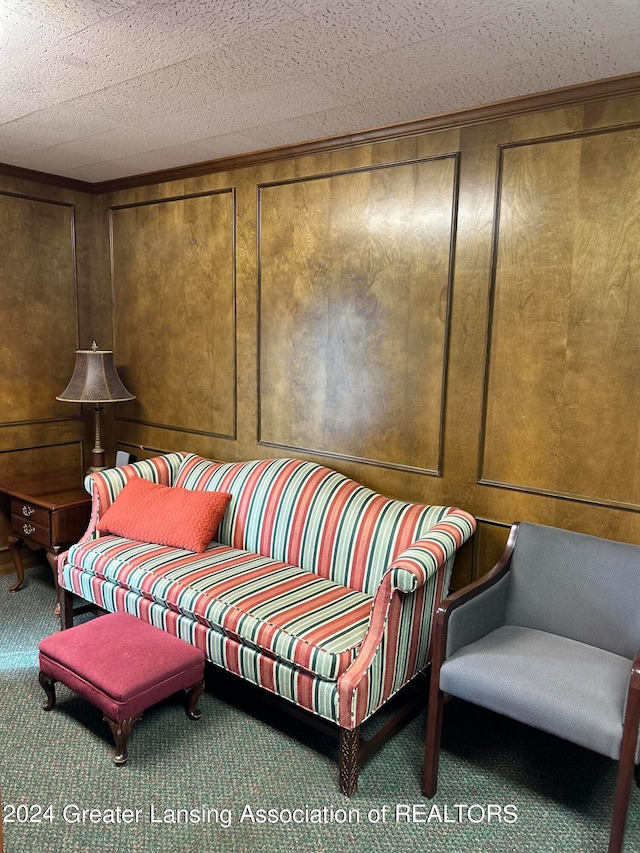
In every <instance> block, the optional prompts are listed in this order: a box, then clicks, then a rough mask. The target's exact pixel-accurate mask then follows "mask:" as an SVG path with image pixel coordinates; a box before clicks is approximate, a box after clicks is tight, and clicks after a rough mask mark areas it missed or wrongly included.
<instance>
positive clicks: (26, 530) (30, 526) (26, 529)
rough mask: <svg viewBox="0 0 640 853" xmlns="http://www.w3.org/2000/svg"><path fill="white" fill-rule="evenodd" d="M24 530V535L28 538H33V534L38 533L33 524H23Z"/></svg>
mask: <svg viewBox="0 0 640 853" xmlns="http://www.w3.org/2000/svg"><path fill="white" fill-rule="evenodd" d="M22 530H23V531H24V533H26V534H27V536H31V534H32V533H35V532H36V529H35V527H34V526H33V524H23V525H22Z"/></svg>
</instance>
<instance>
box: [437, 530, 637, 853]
mask: <svg viewBox="0 0 640 853" xmlns="http://www.w3.org/2000/svg"><path fill="white" fill-rule="evenodd" d="M433 643H434V653H433V664H432V667H433V668H432V673H431V692H430V697H429V717H428V720H427V738H426V744H425V764H424V781H423V793H424V795H425V796H427V797H433V796H434V795H435V793H436V790H437V785H438V760H439V753H440V731H441V726H442V698H443V694H444V693H449V694H452V695H453V696H456V697H458V698H460V699H464V700H466V701H468V702H472V703H474V704H476V705H481V706H482V707H484V708H489V709H490V710H492V711H497V712H498V713H500V714H505V715H506V716H508V717H511V718H513V719H515V720H519V721H520V722H523V723H526V724H528V725H530V726H534V727H536V728H538V729H542V730H543V731H546V732H550V733H551V734H554V735H557V736H559V737H561V738H565V739H566V740H568V741H572V742H573V743H577V744H579V745H580V746H584V747H586V748H587V749H591V750H594V751H595V752H598V753H600V754H602V755H606V756H609V757H610V758H613V759H615V760H618V761H619V768H618V779H617V784H616V793H615V803H614V809H613V821H612V825H611V833H610V837H609V853H614V851H620V850H622V846H623V840H624V830H625V823H626V819H627V808H628V805H629V796H630V793H631V785H632V781H633V775H634V766H635V764H637V763H638V760H639V758H640V755H639V752H640V751H639V749H638V725H639V722H640V651H639V650H640V546H636V545H627V544H624V543H621V542H612V541H609V540H605V539H599V538H598V537H595V536H586V535H584V534H581V533H573V532H571V531H567V530H559V529H557V528H554V527H544V526H542V525H537V524H527V523H524V522H523V523H520V524H514V525H513V527H512V528H511V533H510V536H509V541H508V543H507V547H506V549H505V552H504V554H503V555H502V558H501V559H500V561H499V562H498V563H497V565H496V566H495V567H494V568H493V569H492V570H491V571H490V572H489V574H488V575H485V576H484V577H483V578H480V579H479V580H478V581H476V582H475V583H472V584H471V585H470V586H468V587H466V588H465V589H463V590H460V591H459V592H457V593H455V594H453V595H451V596H450V597H449V598H447V599H445V601H443V602H442V603H441V605H440V606H439V608H438V610H437V614H436V618H435V623H434V628H433Z"/></svg>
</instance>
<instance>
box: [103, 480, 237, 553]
mask: <svg viewBox="0 0 640 853" xmlns="http://www.w3.org/2000/svg"><path fill="white" fill-rule="evenodd" d="M230 498H231V495H229V494H227V493H226V492H193V491H189V490H188V489H179V488H177V489H176V488H172V487H171V486H163V485H161V484H159V483H150V482H149V481H148V480H144V479H142V478H141V477H135V478H134V479H132V480H129V481H128V483H127V484H126V485H125V486H124V488H123V489H122V491H121V492H120V494H119V495H118V497H117V498H116V499H115V501H114V502H113V503H112V504H111V506H110V507H109V509H108V510H107V511H106V512H105V514H104V515H103V516H102V518H101V519H100V521H99V522H98V525H97V527H98V530H100V531H102V532H104V533H115V534H117V535H118V536H126V537H127V538H129V539H138V540H140V541H142V542H155V543H157V544H158V545H173V546H174V547H176V548H186V549H187V550H188V551H200V552H201V551H204V549H205V548H206V547H207V545H208V544H209V542H211V540H212V539H213V534H214V533H215V532H216V530H217V529H218V526H219V525H220V522H221V521H222V518H223V516H224V513H225V510H226V508H227V504H228V503H229V500H230Z"/></svg>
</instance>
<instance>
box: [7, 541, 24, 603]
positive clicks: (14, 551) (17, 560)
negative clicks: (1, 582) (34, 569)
mask: <svg viewBox="0 0 640 853" xmlns="http://www.w3.org/2000/svg"><path fill="white" fill-rule="evenodd" d="M23 545H24V539H21V538H20V536H9V538H8V539H7V546H8V548H9V553H10V554H11V557H12V559H13V565H14V566H15V570H16V574H17V575H18V580H17V581H16V582H15V583H14V585H13V586H10V587H9V592H17V591H18V590H19V589H20V587H21V586H22V581H23V580H24V567H23V565H22V546H23Z"/></svg>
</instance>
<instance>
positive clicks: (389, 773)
mask: <svg viewBox="0 0 640 853" xmlns="http://www.w3.org/2000/svg"><path fill="white" fill-rule="evenodd" d="M12 580H13V578H12V577H9V576H2V577H0V614H1V616H0V620H1V621H0V738H1V739H0V743H1V744H2V748H1V749H0V787H1V789H2V798H3V803H4V809H5V821H6V819H7V817H13V818H14V822H10V823H6V822H5V827H4V829H5V851H6V853H76V851H91V853H125V851H127V853H129V851H148V853H189V851H198V853H218V851H220V853H254V851H255V853H264V851H285V852H286V851H295V853H324V851H326V853H341V851H345V853H347V851H349V853H368V852H369V851H371V853H376V851H397V850H401V851H416V853H417V851H421V853H422V851H433V853H441V851H447V853H467V852H468V853H476V852H477V851H480V850H482V851H496V853H502V851H504V853H513V851H523V852H524V851H531V853H533V852H534V851H536V853H538V851H540V853H555V851H558V853H560V851H562V853H570V852H571V851H584V853H602V851H604V850H606V845H607V839H608V831H609V820H610V815H611V808H612V803H613V788H614V782H615V773H616V766H615V764H614V763H613V762H611V761H609V760H607V759H605V758H602V757H600V756H597V755H594V754H593V753H589V752H587V751H585V750H582V749H580V748H578V747H575V746H572V745H571V744H568V743H565V742H563V741H560V740H558V739H556V738H553V737H550V736H547V735H544V734H542V733H539V732H535V731H532V730H530V729H527V728H525V727H523V726H520V725H518V724H516V723H512V722H510V721H508V720H505V719H503V718H500V717H498V716H496V715H493V714H489V713H486V712H484V711H482V710H480V709H478V708H474V707H472V706H468V705H465V704H464V703H461V702H456V701H453V702H450V703H448V704H447V705H446V707H445V723H444V734H443V753H442V758H441V769H440V788H439V791H438V794H437V796H436V798H435V799H434V800H433V801H429V800H426V799H424V798H423V797H422V795H421V792H420V782H421V772H422V757H423V756H422V750H423V738H424V727H425V714H424V713H423V714H421V715H420V716H419V717H418V718H416V720H415V721H414V722H413V723H411V724H410V725H409V726H407V727H406V728H405V729H404V730H403V731H402V732H400V733H399V734H397V735H396V736H395V737H394V738H393V739H392V740H391V741H390V742H389V743H388V744H387V745H386V746H385V747H383V749H382V750H381V751H380V752H379V753H378V754H377V755H376V756H375V757H374V758H373V759H371V761H370V762H369V763H368V764H367V765H366V766H365V767H364V768H363V770H362V771H361V774H360V790H359V791H358V793H357V794H356V795H355V796H353V797H352V798H351V799H349V800H347V799H346V798H345V797H343V796H342V795H341V794H340V793H339V791H338V787H337V768H336V763H335V759H336V749H335V745H334V743H333V741H331V740H330V739H325V738H324V737H323V736H322V735H320V734H318V733H317V732H315V731H313V730H311V729H310V728H308V727H307V726H303V725H302V724H299V723H295V722H294V721H293V720H290V719H289V718H288V717H286V716H284V715H283V714H280V713H276V712H274V711H273V710H268V709H266V708H264V707H263V705H262V703H261V702H260V694H259V693H256V692H254V691H247V690H244V689H238V685H239V682H238V681H237V680H236V679H230V678H229V677H225V676H224V674H220V673H218V671H216V670H213V669H211V670H210V671H209V672H208V674H207V690H206V691H205V693H204V695H203V697H202V700H201V702H200V707H201V709H202V711H203V717H202V719H201V720H199V721H198V722H192V721H190V720H189V719H188V718H187V717H186V715H185V713H184V710H183V708H182V706H181V704H180V701H179V700H178V699H170V700H168V701H167V702H165V703H162V704H161V705H159V706H157V707H155V708H153V709H151V710H149V711H148V712H147V713H145V716H144V719H143V720H142V721H141V722H140V723H138V724H137V725H136V726H135V727H134V729H133V732H132V734H131V737H130V739H129V763H128V764H127V765H126V766H125V767H120V768H119V767H116V766H115V765H114V764H113V761H112V756H113V745H112V740H111V734H110V731H109V729H108V727H107V725H106V724H105V723H103V721H102V719H101V715H100V713H99V712H98V711H97V710H96V709H95V708H92V707H91V706H89V705H88V704H87V703H86V702H84V701H83V700H81V699H80V698H78V697H76V696H74V695H73V694H72V693H71V692H70V691H68V690H67V689H66V688H64V687H62V686H58V705H57V707H56V708H55V709H54V711H52V712H51V713H45V712H44V711H43V710H42V709H41V703H42V700H43V698H44V693H43V691H42V690H41V688H40V686H39V684H38V677H37V676H38V667H37V644H38V642H39V640H40V639H41V638H43V637H45V636H47V635H48V634H50V633H52V632H53V631H55V630H57V620H56V619H55V618H54V616H53V589H52V583H51V575H50V571H49V568H48V567H46V566H44V567H42V568H38V567H37V568H33V569H30V570H29V571H28V572H27V582H26V586H25V588H24V589H23V590H22V591H20V592H18V593H9V591H8V587H9V585H10V583H11V581H12ZM490 806H491V808H489V807H490ZM507 806H509V807H510V808H509V809H506V807H507ZM125 809H129V810H130V813H127V812H125V811H124V810H125ZM270 809H273V810H274V812H273V820H274V822H271V819H270V816H269V815H268V813H267V810H270ZM82 810H85V812H86V814H85V816H84V818H83V815H82ZM91 810H96V811H95V813H94V814H93V817H94V818H98V822H95V823H94V822H92V815H91V813H90V812H91ZM178 810H193V812H192V814H191V817H190V820H189V822H184V820H182V821H181V822H176V823H165V822H164V818H165V817H167V818H175V819H176V820H178V819H180V818H183V816H184V814H186V812H179V811H178ZM203 810H204V811H203ZM261 810H262V811H261ZM294 810H298V811H294ZM305 810H306V811H305ZM489 814H490V815H491V819H490V820H489V819H488V817H489ZM291 815H292V818H293V819H292V822H288V820H289V818H290V816H291ZM512 815H515V816H516V817H517V819H516V820H515V821H514V820H512ZM118 816H119V817H120V821H121V822H120V823H109V822H107V821H108V820H109V819H110V818H112V819H117V818H118ZM196 817H200V818H201V820H200V822H198V823H196V822H195V818H196ZM203 817H204V819H202V818H203ZM263 817H264V818H265V821H264V822H263ZM127 818H130V819H131V822H129V823H126V822H124V820H126V819H127ZM296 820H297V821H299V822H295V821H296ZM507 821H510V822H507ZM625 851H627V852H628V851H640V790H638V789H637V788H635V787H634V790H633V792H632V801H631V807H630V811H629V821H628V826H627V836H626V845H625Z"/></svg>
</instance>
